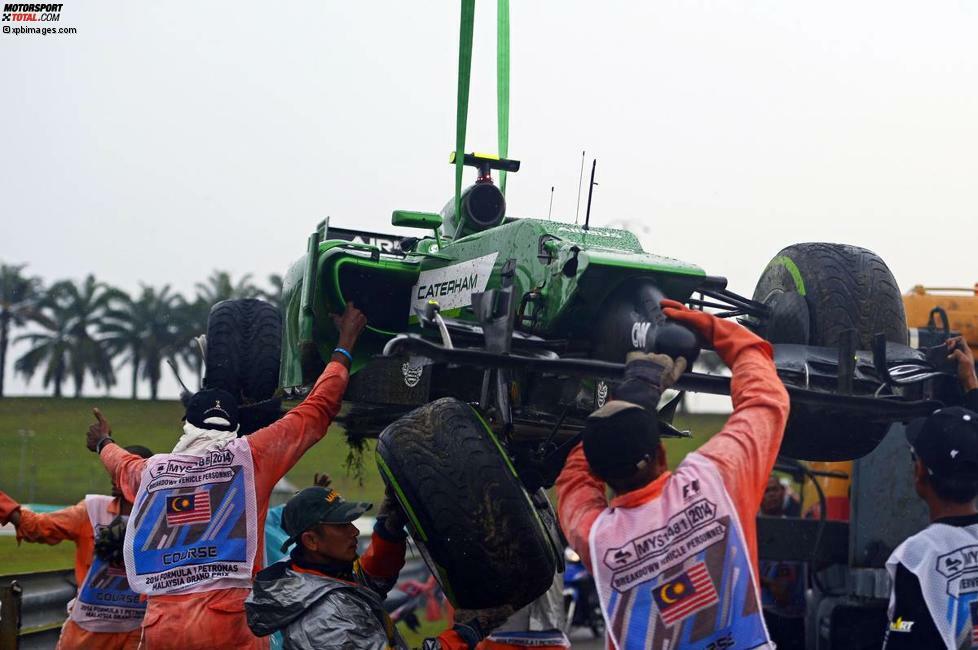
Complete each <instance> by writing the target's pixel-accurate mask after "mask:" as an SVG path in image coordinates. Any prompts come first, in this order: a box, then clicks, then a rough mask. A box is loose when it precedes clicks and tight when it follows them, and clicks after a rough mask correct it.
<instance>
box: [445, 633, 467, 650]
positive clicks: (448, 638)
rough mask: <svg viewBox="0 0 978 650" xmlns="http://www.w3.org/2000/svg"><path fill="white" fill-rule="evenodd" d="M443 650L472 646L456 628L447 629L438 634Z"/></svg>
mask: <svg viewBox="0 0 978 650" xmlns="http://www.w3.org/2000/svg"><path fill="white" fill-rule="evenodd" d="M438 643H440V644H441V650H471V648H472V646H470V645H469V644H468V642H467V641H466V640H465V639H463V638H462V637H461V636H460V635H459V633H458V632H456V631H455V630H445V631H444V632H442V633H441V634H439V635H438Z"/></svg>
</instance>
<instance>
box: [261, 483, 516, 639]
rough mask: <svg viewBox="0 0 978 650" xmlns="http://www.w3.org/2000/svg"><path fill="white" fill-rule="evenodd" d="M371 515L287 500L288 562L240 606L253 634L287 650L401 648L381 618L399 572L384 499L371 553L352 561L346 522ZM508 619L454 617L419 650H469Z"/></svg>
mask: <svg viewBox="0 0 978 650" xmlns="http://www.w3.org/2000/svg"><path fill="white" fill-rule="evenodd" d="M370 507H371V504H369V503H355V502H349V501H345V500H344V499H343V498H342V497H341V496H340V495H339V494H338V493H337V492H336V491H335V490H332V489H329V488H324V487H318V486H317V487H310V488H306V489H304V490H302V491H301V492H299V493H298V494H296V495H295V496H294V497H292V499H290V500H289V502H288V503H287V504H286V505H285V509H284V511H283V513H282V528H283V530H285V532H286V533H287V534H288V535H289V539H287V540H286V541H285V543H284V544H283V545H282V550H283V551H284V550H285V549H286V548H288V547H289V546H290V545H291V544H292V543H293V542H294V543H295V548H294V549H293V550H292V552H291V554H290V555H289V557H288V558H286V559H285V560H282V561H281V562H276V563H275V564H273V565H271V566H269V567H268V568H266V569H264V570H263V571H261V572H259V573H258V575H257V576H255V584H254V588H253V591H252V593H251V595H250V596H249V597H248V599H247V600H246V601H245V611H246V613H247V616H248V626H249V627H250V628H251V630H252V632H254V633H255V634H256V635H257V636H267V635H269V634H272V633H273V632H276V631H281V632H282V636H283V641H284V644H283V645H284V647H285V648H287V649H290V648H342V649H344V650H347V649H349V650H360V649H364V650H367V649H369V650H381V649H387V648H397V649H402V648H403V649H406V648H407V645H406V644H405V643H404V640H403V639H401V637H400V635H399V634H398V632H397V630H396V628H395V627H394V623H393V622H392V621H391V619H390V617H389V616H388V615H387V612H386V611H385V610H384V598H385V597H386V596H387V592H389V591H390V590H391V588H393V586H394V583H395V582H396V581H397V575H398V573H400V571H401V568H402V567H403V566H404V553H405V549H406V539H407V533H406V532H405V531H404V524H405V519H404V515H403V513H402V512H401V510H400V508H399V507H398V506H397V503H396V501H395V500H394V499H393V498H392V497H391V496H390V495H388V496H387V497H386V498H385V499H384V502H383V504H382V505H381V509H380V512H379V513H378V516H377V523H376V525H375V526H374V531H373V536H372V538H371V542H370V547H369V548H368V549H367V552H366V553H364V555H363V557H361V558H358V557H357V537H358V535H359V531H358V530H357V527H356V526H354V525H353V521H355V520H356V519H357V518H358V517H360V516H361V515H362V514H363V513H365V512H366V511H367V510H369V509H370ZM511 611H512V610H510V612H499V613H498V614H497V613H495V612H493V613H492V615H487V614H486V613H484V612H481V611H479V612H476V611H473V612H465V611H462V610H459V611H458V612H456V625H455V626H454V627H453V628H452V629H451V630H448V631H446V632H444V633H442V634H441V635H440V636H439V637H438V638H437V639H431V640H429V641H426V647H429V646H430V647H435V648H442V649H444V650H456V649H458V650H470V649H472V648H474V647H475V646H476V645H477V644H478V643H479V641H481V640H482V638H483V637H484V636H485V634H486V633H487V632H488V631H489V629H490V627H491V625H492V624H498V623H499V622H501V621H502V620H503V619H505V617H506V615H507V614H508V613H511ZM459 620H463V621H466V622H465V623H464V624H463V623H460V622H458V621H459ZM490 620H491V621H492V623H490V622H489V621H490Z"/></svg>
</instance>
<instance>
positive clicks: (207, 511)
mask: <svg viewBox="0 0 978 650" xmlns="http://www.w3.org/2000/svg"><path fill="white" fill-rule="evenodd" d="M210 520H211V495H210V492H207V491H201V492H194V493H193V494H178V495H177V496H173V497H167V498H166V525H167V526H185V525H187V524H204V523H207V522H209V521H210Z"/></svg>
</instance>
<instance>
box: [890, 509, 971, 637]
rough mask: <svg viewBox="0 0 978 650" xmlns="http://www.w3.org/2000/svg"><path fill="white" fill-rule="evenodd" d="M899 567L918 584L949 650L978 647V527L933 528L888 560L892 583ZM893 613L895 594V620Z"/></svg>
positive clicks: (922, 533)
mask: <svg viewBox="0 0 978 650" xmlns="http://www.w3.org/2000/svg"><path fill="white" fill-rule="evenodd" d="M899 564H902V565H903V566H904V567H906V569H907V570H908V571H910V572H911V573H912V574H914V575H915V576H917V579H918V580H919V581H920V591H921V593H922V594H923V597H924V602H925V603H927V610H928V611H929V612H930V617H931V619H933V621H934V625H935V626H936V627H937V630H938V632H940V634H941V637H942V638H943V639H944V643H945V644H946V645H947V647H948V648H974V647H978V524H973V525H971V526H950V525H948V524H939V523H937V524H931V525H930V526H928V527H927V528H925V529H923V530H922V531H920V532H919V533H917V534H916V535H914V536H913V537H910V538H908V539H907V540H905V541H904V542H903V543H902V544H900V546H898V547H897V549H896V550H895V551H893V554H892V555H890V559H889V560H887V561H886V570H887V572H889V574H890V580H891V582H894V583H895V581H896V571H897V565H899ZM893 607H894V595H893V594H892V593H891V594H890V611H889V614H890V619H891V620H892V619H893ZM914 622H915V621H901V624H903V625H913V623H914Z"/></svg>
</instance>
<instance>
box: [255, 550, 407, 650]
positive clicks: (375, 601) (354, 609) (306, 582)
mask: <svg viewBox="0 0 978 650" xmlns="http://www.w3.org/2000/svg"><path fill="white" fill-rule="evenodd" d="M354 575H355V582H356V583H357V584H354V583H350V582H346V581H343V580H338V579H336V578H332V577H329V576H326V575H319V574H311V573H306V572H299V571H295V570H293V569H292V568H291V566H290V561H289V560H283V561H281V562H276V563H275V564H273V565H271V566H270V567H268V568H266V569H264V570H263V571H261V572H259V573H258V575H256V576H255V584H254V589H253V590H252V592H251V595H250V596H248V599H247V600H246V601H245V612H246V613H247V616H248V626H249V627H250V628H251V631H252V632H254V633H255V634H256V635H257V636H267V635H269V634H272V633H273V632H277V631H281V632H282V637H283V640H284V647H285V648H287V649H290V650H291V649H296V650H298V649H300V648H301V649H302V650H306V649H316V650H319V649H331V650H332V649H335V650H384V649H386V648H397V649H398V650H406V649H407V645H406V644H405V643H404V641H403V639H401V637H400V635H399V634H398V633H397V630H396V629H395V628H394V625H393V623H390V619H389V617H388V616H387V613H386V612H385V611H384V601H383V599H384V597H385V596H386V595H387V592H388V591H389V590H390V589H391V587H392V586H393V581H383V580H377V579H375V578H372V577H370V576H368V575H367V574H366V573H364V572H363V571H362V570H359V568H358V570H356V571H355V574H354ZM388 628H389V629H390V634H391V635H390V637H388V632H387V629H388Z"/></svg>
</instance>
